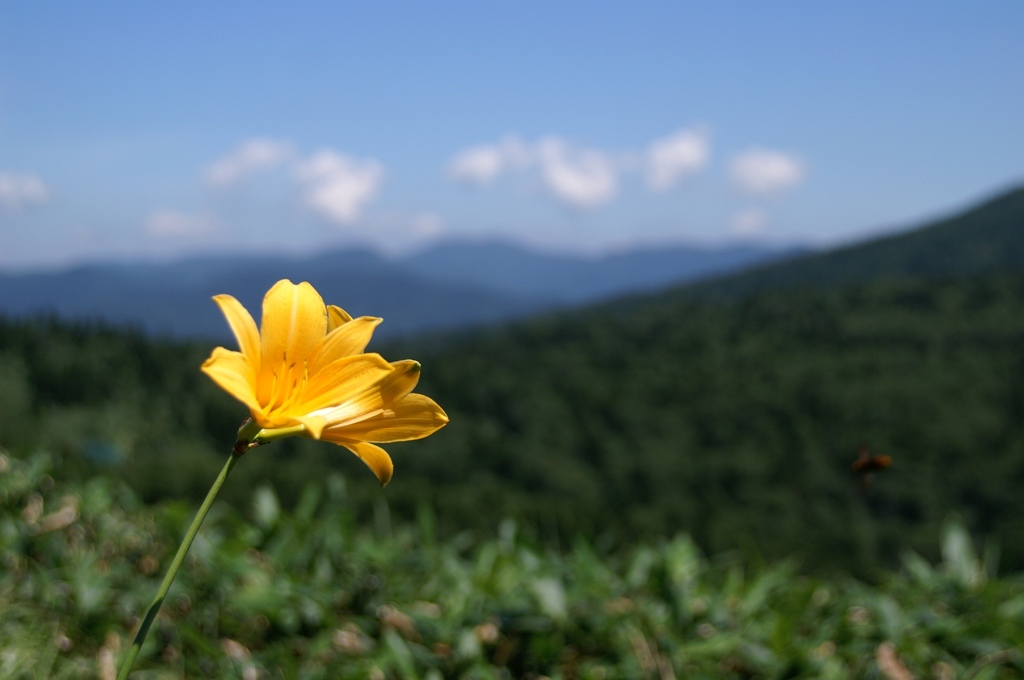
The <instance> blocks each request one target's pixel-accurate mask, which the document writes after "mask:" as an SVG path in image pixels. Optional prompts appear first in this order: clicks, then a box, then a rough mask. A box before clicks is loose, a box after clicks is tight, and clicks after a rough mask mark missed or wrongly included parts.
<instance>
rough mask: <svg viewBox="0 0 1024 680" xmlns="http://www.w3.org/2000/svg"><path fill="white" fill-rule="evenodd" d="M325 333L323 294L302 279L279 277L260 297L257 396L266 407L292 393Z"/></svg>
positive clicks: (274, 404) (288, 396) (299, 382)
mask: <svg viewBox="0 0 1024 680" xmlns="http://www.w3.org/2000/svg"><path fill="white" fill-rule="evenodd" d="M326 334H327V309H326V308H325V307H324V301H323V298H321V297H320V294H319V293H317V292H316V290H315V289H314V288H313V286H311V285H309V284H308V283H306V282H303V283H300V284H299V285H297V286H296V285H295V284H293V283H292V282H291V281H289V280H287V279H283V280H281V281H278V282H277V283H276V284H274V287H273V288H271V289H270V291H268V292H267V295H266V297H264V298H263V320H262V322H261V324H260V342H261V348H260V349H261V361H260V372H259V375H258V381H257V397H258V398H259V401H260V403H261V404H264V405H265V406H266V407H267V408H268V409H273V408H276V407H279V406H281V404H283V403H285V402H287V401H289V400H290V399H292V398H294V397H295V396H296V394H295V387H296V386H297V385H299V384H301V383H302V381H303V380H304V374H305V370H306V360H307V359H309V357H310V355H312V354H313V353H314V352H315V351H316V350H317V349H318V348H319V347H320V344H321V343H322V342H323V340H324V336H325V335H326Z"/></svg>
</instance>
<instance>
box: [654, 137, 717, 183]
mask: <svg viewBox="0 0 1024 680" xmlns="http://www.w3.org/2000/svg"><path fill="white" fill-rule="evenodd" d="M710 158H711V148H710V144H709V142H708V136H707V134H706V133H704V132H703V131H699V130H679V131H678V132H676V133H674V134H672V135H669V136H668V137H664V138H662V139H657V140H655V141H653V142H651V145H650V146H649V147H648V149H647V159H646V160H647V185H648V186H649V187H650V188H651V189H652V190H653V191H665V190H666V189H670V188H671V187H672V186H673V185H674V184H676V183H677V182H679V181H681V180H682V179H684V178H685V177H687V176H688V175H692V174H694V173H696V172H699V171H700V170H702V169H703V168H704V166H706V165H707V163H708V160H709V159H710Z"/></svg>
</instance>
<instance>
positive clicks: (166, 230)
mask: <svg viewBox="0 0 1024 680" xmlns="http://www.w3.org/2000/svg"><path fill="white" fill-rule="evenodd" d="M219 226H220V222H219V221H218V220H217V218H215V217H213V216H212V215H206V214H202V213H196V214H188V213H182V212H176V211H173V210H158V211H157V212H155V213H153V214H152V215H150V217H149V219H148V220H146V231H147V232H148V233H149V234H150V235H151V236H158V237H174V236H197V235H200V234H208V233H210V232H213V231H216V230H217V229H218V227H219Z"/></svg>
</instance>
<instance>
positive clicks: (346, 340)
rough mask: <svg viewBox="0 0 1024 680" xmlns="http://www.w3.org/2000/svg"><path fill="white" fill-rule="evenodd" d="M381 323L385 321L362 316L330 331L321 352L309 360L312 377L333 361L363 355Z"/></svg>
mask: <svg viewBox="0 0 1024 680" xmlns="http://www.w3.org/2000/svg"><path fill="white" fill-rule="evenodd" d="M381 321H383V319H379V318H377V317H373V316H361V317H359V318H358V319H352V320H351V321H348V322H347V323H345V324H342V325H341V326H338V327H337V328H335V329H334V330H333V331H330V332H329V333H328V334H327V337H326V338H324V343H323V345H321V347H320V350H319V351H318V352H317V353H316V354H315V355H313V357H312V358H310V360H309V373H310V375H312V374H314V373H317V372H319V371H320V370H321V369H323V367H324V366H326V365H328V364H329V363H331V362H332V361H336V360H338V359H343V358H345V357H348V356H352V355H353V354H361V353H362V352H363V350H364V349H366V345H367V344H369V342H370V338H371V337H372V336H373V329H374V328H376V327H377V326H378V324H380V322H381Z"/></svg>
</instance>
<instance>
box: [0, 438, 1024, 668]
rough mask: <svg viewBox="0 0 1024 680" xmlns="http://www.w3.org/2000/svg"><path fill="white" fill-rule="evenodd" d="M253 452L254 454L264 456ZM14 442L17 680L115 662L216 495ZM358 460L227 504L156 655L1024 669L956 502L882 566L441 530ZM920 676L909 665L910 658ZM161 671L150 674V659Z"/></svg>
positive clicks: (7, 560) (197, 548) (12, 632)
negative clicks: (380, 489)
mask: <svg viewBox="0 0 1024 680" xmlns="http://www.w3.org/2000/svg"><path fill="white" fill-rule="evenodd" d="M243 462H244V461H243ZM54 473H55V470H54V468H53V461H52V460H51V459H50V458H48V457H46V456H43V455H33V456H30V457H27V458H21V459H19V458H14V457H11V456H9V455H3V456H0V611H2V612H3V616H2V618H0V641H2V642H0V677H4V678H33V677H50V678H101V679H102V680H106V679H107V678H113V677H114V669H115V668H116V665H117V662H118V661H119V659H120V656H121V655H122V654H123V653H124V651H125V650H126V649H127V647H128V646H129V644H130V642H131V637H130V636H131V634H132V631H133V630H134V628H135V627H137V625H138V618H137V617H138V616H139V615H140V613H141V612H143V611H144V609H145V607H146V606H147V604H148V599H149V597H151V596H152V593H153V592H154V591H155V590H156V587H157V584H158V582H159V579H160V577H161V575H162V573H163V570H164V569H165V568H166V566H167V564H168V563H169V561H170V559H171V557H172V556H173V552H174V550H175V548H176V546H177V542H178V540H179V538H180V536H181V534H182V532H183V531H184V527H185V525H186V524H187V522H188V519H189V517H190V516H191V513H192V512H194V508H193V507H192V504H191V503H185V502H164V503H161V504H158V505H155V506H146V505H143V504H142V503H141V501H140V500H139V499H138V497H137V496H136V495H135V494H134V493H133V492H132V491H131V490H130V489H129V488H128V487H127V486H126V485H124V484H123V483H120V482H116V481H113V480H111V479H109V478H107V477H96V478H91V479H88V480H84V481H81V482H75V483H66V482H61V481H55V479H54V477H53V474H54ZM352 507H353V504H352V499H351V497H350V496H349V495H348V493H347V491H346V485H345V483H344V481H343V479H342V478H341V477H340V476H338V475H333V476H331V477H330V478H329V479H326V480H322V481H317V482H314V483H311V484H309V485H307V486H306V487H305V488H304V490H303V491H302V493H301V494H300V497H299V500H298V502H297V503H296V505H295V508H294V509H293V511H292V512H283V511H282V509H281V504H280V501H279V499H278V497H277V495H276V493H275V491H274V489H273V486H271V485H270V484H266V485H263V486H261V487H258V488H256V489H255V490H253V491H251V492H250V494H249V500H248V503H247V504H246V507H245V509H244V510H243V511H238V510H234V509H232V508H231V506H230V505H228V504H218V505H216V506H215V507H214V511H213V513H212V514H211V515H210V516H209V517H208V519H207V522H206V524H205V526H204V527H203V530H202V531H201V532H200V534H199V537H198V538H197V540H196V543H195V544H194V545H193V549H192V552H191V553H190V556H189V558H188V561H187V563H186V568H185V569H184V570H183V571H182V572H181V574H180V575H179V578H178V581H177V583H176V584H175V586H174V588H173V589H172V590H171V593H170V595H169V596H168V599H167V601H166V603H165V605H164V608H163V611H162V613H161V615H160V617H159V618H158V620H157V622H156V624H155V626H154V629H153V631H152V634H151V635H150V637H149V640H148V642H147V644H146V646H145V647H144V649H143V652H142V655H141V657H140V662H139V664H138V666H137V668H138V669H139V670H140V671H145V677H149V678H177V677H243V678H284V677H288V678H423V679H425V680H427V679H429V680H433V679H440V678H467V679H469V678H474V679H475V678H513V677H514V678H540V677H542V676H546V677H549V678H583V679H602V678H639V677H662V678H672V677H688V678H751V677H758V678H788V677H818V678H836V679H839V678H859V677H889V678H897V677H936V678H992V679H998V678H1016V677H1021V675H1022V674H1024V653H1022V652H1021V650H1022V649H1024V579H1021V578H1020V576H1019V575H1018V576H1013V577H1005V576H1004V577H999V576H996V575H995V566H994V563H993V556H992V555H988V556H986V557H979V556H978V554H977V553H976V551H975V548H974V545H973V542H972V541H971V539H970V538H969V536H968V535H967V533H966V532H965V530H964V529H963V527H962V526H961V525H960V524H959V523H957V522H948V523H947V525H946V526H945V529H944V534H943V536H944V538H943V540H942V553H943V558H942V561H941V562H939V563H938V564H933V563H932V562H930V561H928V560H926V559H924V558H923V557H920V556H918V555H916V554H915V553H911V552H907V553H906V554H905V556H904V566H903V567H902V568H901V569H900V570H899V571H897V572H894V573H892V574H889V575H886V576H885V577H884V578H883V579H882V580H881V582H880V583H879V584H877V585H868V584H865V583H863V582H860V581H857V580H854V579H852V578H850V577H846V576H841V575H834V576H831V577H813V576H803V575H799V574H798V572H797V571H796V569H795V567H794V564H793V563H792V562H786V561H783V562H779V563H775V564H773V565H770V566H764V565H758V564H756V563H753V562H751V561H750V560H746V559H743V558H741V557H740V556H739V555H737V554H736V553H725V554H722V555H719V556H717V557H712V558H709V557H707V556H705V554H704V553H702V551H701V550H700V549H699V548H698V547H697V546H696V544H695V543H694V542H693V541H692V540H691V539H690V538H689V537H687V536H686V535H685V534H677V535H675V536H673V537H666V538H663V539H659V540H657V541H654V542H651V543H649V544H640V545H635V546H632V547H630V548H628V549H620V550H616V551H614V552H611V553H606V552H601V551H600V550H599V549H597V548H595V547H594V545H593V544H591V543H588V542H586V541H576V542H574V543H573V545H572V546H571V547H566V548H565V549H563V550H553V549H550V548H546V547H544V546H542V545H539V544H537V543H536V542H534V541H532V540H530V539H529V537H527V536H525V535H524V534H523V532H521V531H520V530H519V528H518V526H517V524H516V523H515V522H512V521H505V522H503V523H501V524H500V526H499V527H498V529H497V531H496V533H495V534H493V535H491V536H489V537H486V538H483V539H472V538H470V537H469V536H468V535H467V534H461V535H459V536H456V537H455V538H453V539H452V540H448V541H441V540H438V538H437V536H436V533H435V531H434V519H433V516H432V514H431V513H430V511H429V510H426V509H424V510H422V511H421V513H420V515H419V517H418V522H417V523H415V524H409V523H406V524H394V523H392V522H391V521H390V519H389V515H388V509H387V506H386V504H384V502H383V500H382V501H380V503H378V504H377V507H376V512H375V520H374V521H372V522H368V523H362V522H359V521H357V519H356V517H355V516H354V515H353V512H352ZM901 672H902V673H905V674H911V675H903V676H901V675H899V673H901ZM139 675H140V677H141V676H142V673H140V674H139Z"/></svg>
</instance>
